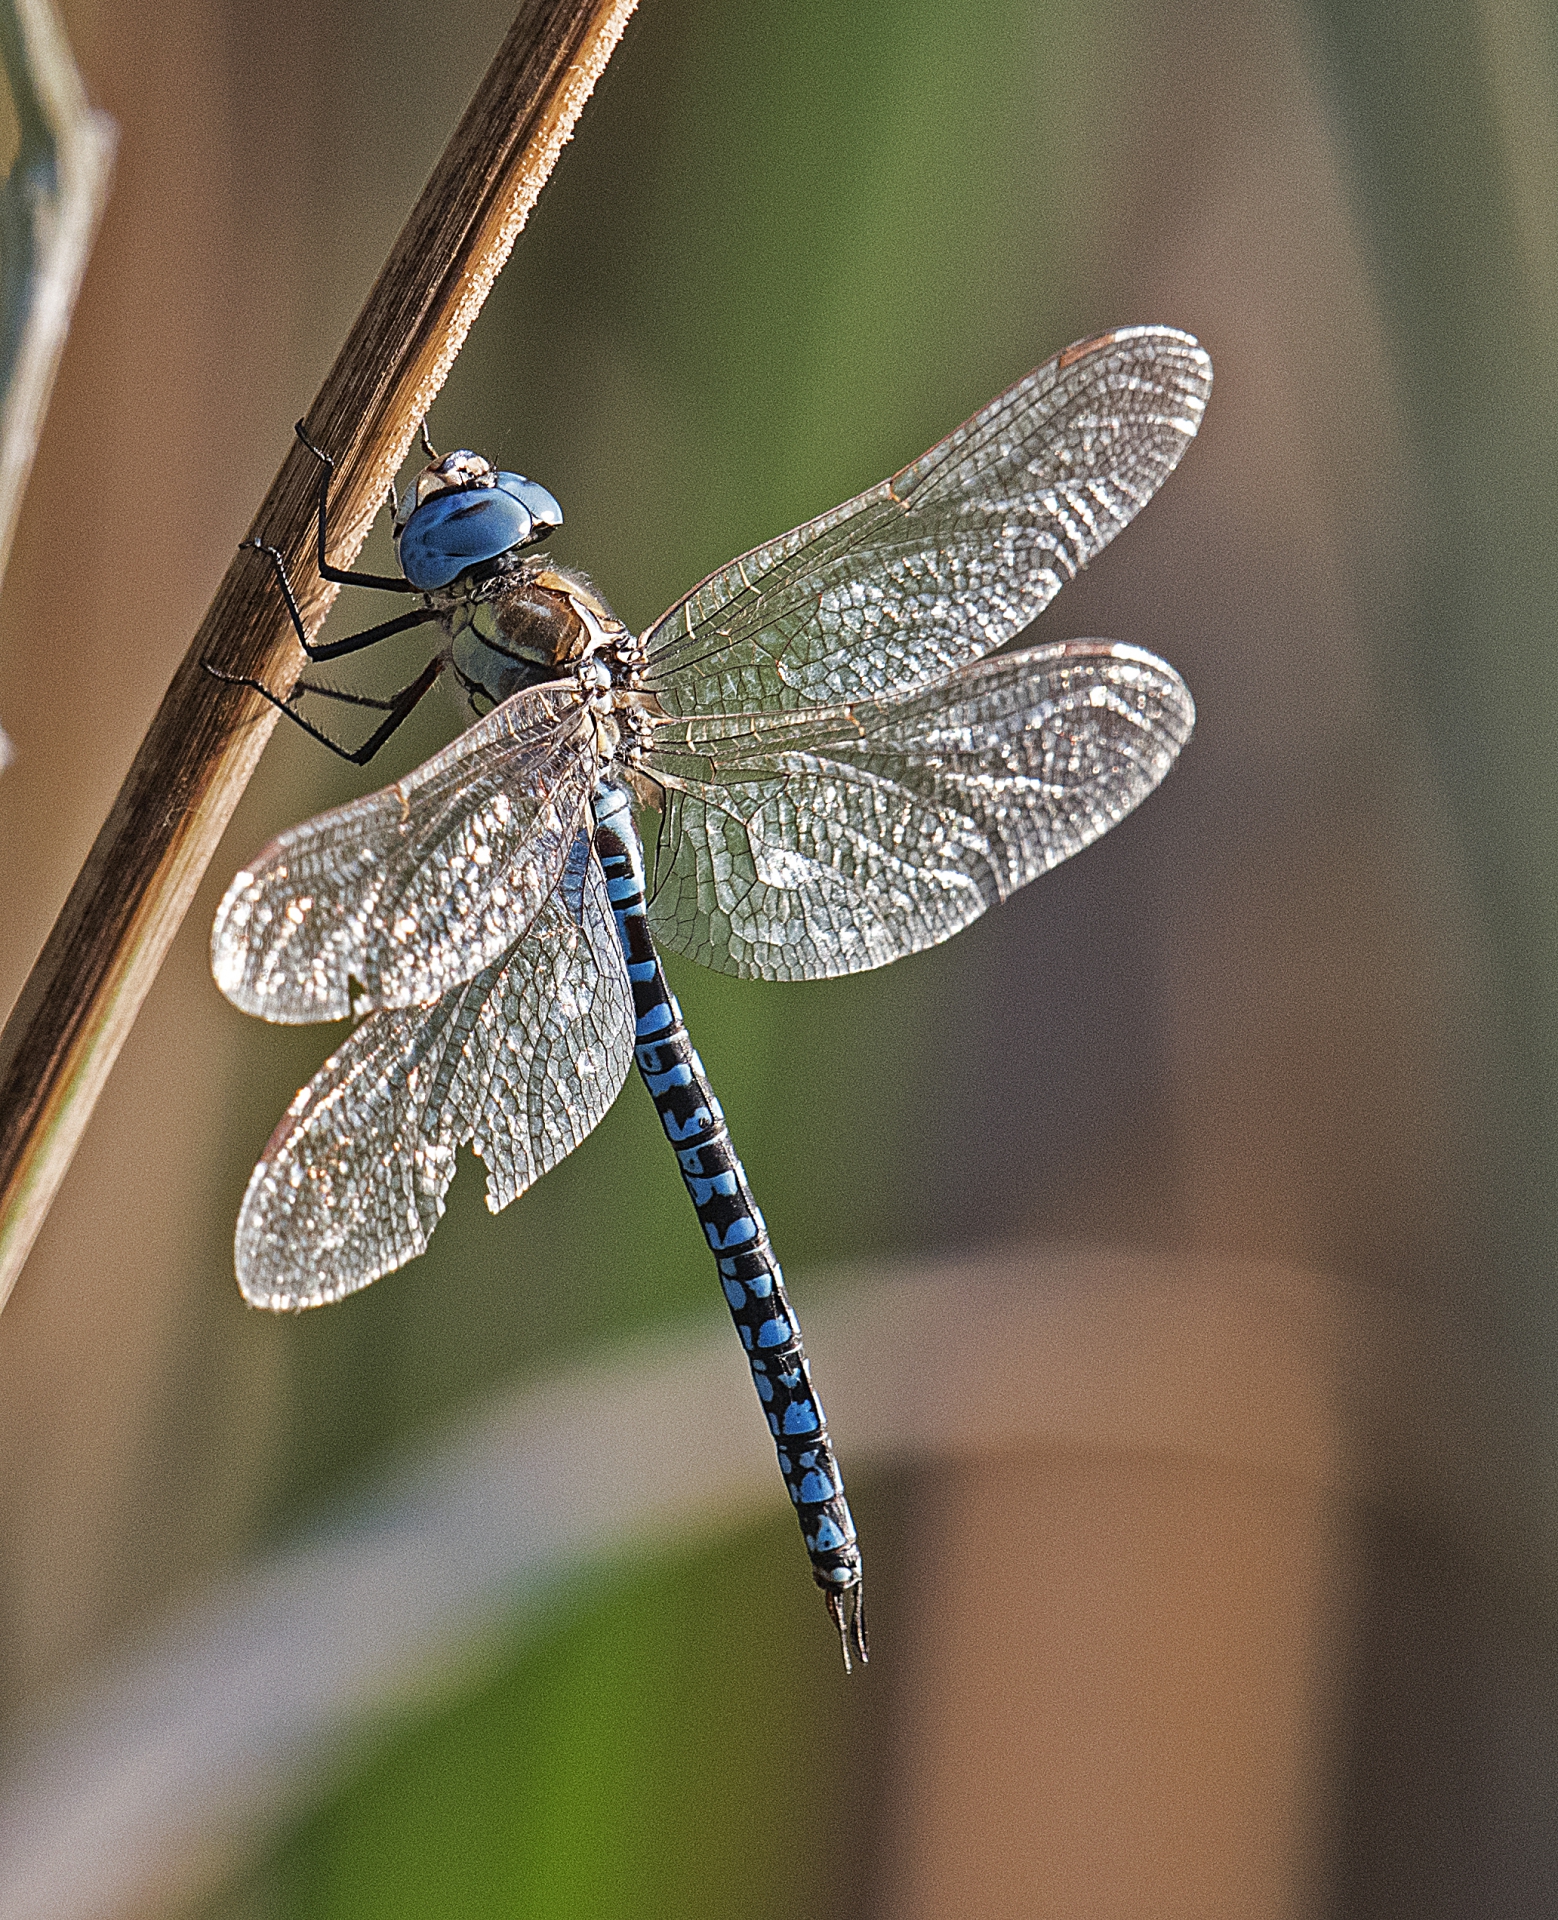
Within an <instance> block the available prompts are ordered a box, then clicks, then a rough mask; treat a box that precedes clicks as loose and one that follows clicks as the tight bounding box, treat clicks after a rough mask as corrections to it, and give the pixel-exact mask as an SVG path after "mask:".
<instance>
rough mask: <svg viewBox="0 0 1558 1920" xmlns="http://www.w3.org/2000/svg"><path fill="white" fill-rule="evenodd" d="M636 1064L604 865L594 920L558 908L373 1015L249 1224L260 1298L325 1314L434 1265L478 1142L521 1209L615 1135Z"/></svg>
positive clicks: (302, 1120)
mask: <svg viewBox="0 0 1558 1920" xmlns="http://www.w3.org/2000/svg"><path fill="white" fill-rule="evenodd" d="M632 1052H633V1005H632V996H631V993H630V991H629V988H628V982H627V974H626V969H625V967H624V965H623V961H622V956H621V950H620V948H619V947H618V945H617V939H616V933H615V930H614V928H613V925H612V918H611V905H610V902H609V901H608V899H607V897H606V887H605V881H604V879H603V878H602V876H601V872H600V867H599V865H598V863H597V862H595V861H594V860H593V859H592V860H591V861H590V862H589V872H588V874H587V876H586V878H585V884H584V893H583V902H582V907H581V909H580V911H579V913H578V915H577V917H576V916H575V914H574V913H573V912H572V911H571V910H570V909H569V907H568V906H567V904H566V903H565V901H564V900H563V898H562V896H561V895H558V896H554V897H553V898H552V899H551V900H549V901H547V903H546V904H545V906H543V908H542V909H541V912H540V913H539V914H538V915H537V916H536V919H535V920H534V922H533V923H532V925H531V928H530V931H529V933H527V934H526V935H525V937H524V938H523V939H522V940H520V941H518V942H517V943H516V944H515V945H514V946H513V947H512V948H511V949H510V951H509V952H508V953H506V954H504V955H503V956H502V958H501V959H500V960H498V961H497V962H496V963H495V964H494V965H492V966H490V967H488V968H486V969H484V970H483V971H482V972H481V973H480V974H478V975H477V977H476V978H475V979H474V980H469V981H466V982H465V983H464V984H463V985H462V986H459V987H456V988H454V989H453V990H452V991H451V992H449V993H447V994H445V995H444V996H443V997H442V998H441V999H439V1000H437V1001H435V1002H434V1003H433V1004H432V1005H431V1006H418V1007H391V1008H385V1009H383V1010H381V1011H380V1012H378V1013H374V1014H370V1015H369V1016H368V1018H367V1019H366V1020H364V1021H363V1022H362V1024H361V1025H360V1026H359V1027H358V1028H357V1029H356V1031H355V1032H354V1033H353V1034H352V1035H351V1037H350V1039H348V1040H347V1042H346V1044H345V1045H344V1046H343V1047H342V1048H341V1049H340V1050H339V1051H338V1052H337V1053H336V1054H334V1055H333V1056H332V1057H331V1059H330V1060H328V1061H327V1062H326V1063H325V1065H324V1066H323V1067H322V1068H321V1069H320V1071H319V1072H318V1073H317V1074H316V1075H315V1076H314V1078H313V1079H312V1080H311V1081H310V1082H309V1084H308V1086H306V1087H305V1088H304V1089H303V1091H302V1092H301V1093H300V1094H299V1095H298V1097H297V1099H296V1100H294V1101H293V1103H292V1105H291V1107H290V1108H289V1110H288V1112H287V1115H286V1117H285V1118H284V1119H283V1121H282V1123H281V1125H280V1126H279V1127H278V1128H277V1129H276V1132H275V1134H274V1136H273V1137H272V1139H271V1141H270V1144H269V1145H268V1146H267V1147H266V1149H265V1153H264V1155H263V1157H262V1158H261V1160H260V1163H259V1165H258V1166H257V1167H256V1168H255V1169H254V1173H253V1175H252V1177H251V1178H250V1181H249V1189H248V1192H247V1193H246V1194H245V1195H244V1202H243V1209H242V1211H241V1213H240V1214H239V1217H238V1235H237V1246H236V1251H237V1266H238V1280H239V1284H240V1285H241V1286H242V1288H243V1291H244V1294H245V1296H246V1297H247V1298H248V1300H249V1301H250V1302H252V1304H254V1305H255V1306H261V1307H273V1308H280V1309H286V1308H299V1307H313V1306H320V1305H323V1304H324V1302H326V1301H328V1300H339V1299H340V1298H341V1297H342V1296H343V1295H344V1294H348V1293H353V1292H355V1291H356V1290H357V1289H358V1288H359V1287H365V1286H367V1285H368V1283H369V1282H370V1281H371V1280H376V1279H378V1277H379V1276H380V1274H384V1273H389V1272H391V1271H392V1270H393V1269H394V1268H396V1267H399V1266H403V1265H404V1264H405V1263H406V1261H408V1260H410V1259H413V1258H414V1257H415V1256H416V1255H417V1254H419V1253H422V1252H424V1251H425V1250H426V1247H427V1243H428V1240H429V1238H430V1236H431V1234H432V1231H433V1228H434V1227H435V1226H436V1225H437V1224H438V1220H439V1217H440V1215H441V1214H442V1213H443V1210H444V1194H445V1193H446V1192H447V1191H448V1187H449V1182H450V1180H451V1179H452V1178H453V1177H454V1169H455V1156H456V1152H457V1150H458V1149H459V1148H460V1147H461V1146H463V1145H464V1144H465V1143H466V1142H467V1141H469V1142H472V1143H473V1144H474V1145H475V1148H476V1151H477V1152H478V1153H479V1154H480V1155H481V1156H482V1158H483V1160H485V1161H486V1163H487V1204H488V1206H489V1207H491V1208H492V1210H493V1211H494V1212H497V1211H498V1209H499V1208H501V1207H505V1206H507V1205H508V1203H509V1201H511V1200H512V1199H514V1198H515V1197H516V1196H517V1195H518V1194H521V1193H523V1192H524V1190H525V1188H526V1187H528V1186H529V1185H530V1184H531V1183H532V1182H533V1181H535V1180H537V1179H539V1178H540V1176H541V1175H542V1174H543V1173H545V1172H546V1171H547V1169H548V1168H549V1167H553V1166H555V1165H556V1164H557V1162H558V1161H559V1160H561V1159H562V1158H563V1157H564V1155H565V1154H568V1153H571V1152H572V1151H573V1149H574V1148H575V1147H576V1146H577V1145H578V1144H579V1142H580V1141H581V1140H582V1139H583V1138H584V1137H585V1135H586V1134H587V1133H589V1132H590V1130H591V1128H593V1127H594V1126H595V1125H596V1123H597V1122H598V1121H599V1120H600V1119H601V1117H602V1115H603V1114H604V1113H605V1112H606V1109H607V1108H608V1107H609V1106H610V1105H611V1103H612V1101H613V1100H614V1099H615V1098H616V1096H617V1093H618V1090H619V1089H620V1087H621V1085H622V1082H623V1079H624V1078H625V1077H626V1074H627V1070H628V1065H629V1063H630V1062H631V1060H632Z"/></svg>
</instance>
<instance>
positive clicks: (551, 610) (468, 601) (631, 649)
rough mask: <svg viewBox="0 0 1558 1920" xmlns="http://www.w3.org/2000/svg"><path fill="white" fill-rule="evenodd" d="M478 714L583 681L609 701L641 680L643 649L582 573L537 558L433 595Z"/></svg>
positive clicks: (518, 559) (431, 598) (518, 560)
mask: <svg viewBox="0 0 1558 1920" xmlns="http://www.w3.org/2000/svg"><path fill="white" fill-rule="evenodd" d="M427 598H428V602H429V604H430V605H431V606H434V607H436V608H437V609H438V612H439V614H440V616H441V617H442V619H443V623H444V627H445V630H446V631H447V633H448V634H449V639H450V656H451V658H452V660H453V663H454V669H455V673H456V675H457V676H458V678H459V681H460V684H461V686H462V688H463V689H464V692H465V695H466V698H467V700H468V701H469V702H470V705H471V709H472V711H473V712H474V713H477V714H482V713H486V712H488V711H489V710H490V709H491V708H492V707H494V706H496V705H497V704H498V703H499V702H500V701H503V700H507V699H508V698H509V696H510V695H511V694H515V693H519V692H521V691H522V690H523V689H524V688H526V687H533V686H540V685H541V684H542V683H543V682H545V681H548V680H559V679H563V678H566V677H567V676H568V675H569V674H571V673H578V674H579V675H580V681H581V685H582V686H584V688H585V690H586V691H588V692H590V693H593V694H597V695H604V694H608V693H609V692H610V691H611V690H613V689H618V688H623V689H626V688H631V687H632V686H633V685H634V684H635V683H636V680H637V670H638V658H639V655H638V643H637V641H636V640H635V639H634V637H633V635H632V634H631V633H630V632H629V631H628V629H627V628H626V627H625V626H624V625H623V624H622V622H621V621H620V620H619V619H618V618H617V616H616V615H615V614H614V613H613V612H612V611H611V609H610V607H609V606H607V604H606V602H605V601H604V600H603V599H602V598H601V597H600V595H599V594H598V593H597V592H596V590H595V589H594V587H592V586H591V584H590V583H589V581H588V580H586V579H585V578H584V576H583V575H582V574H578V573H574V572H572V571H571V570H570V569H567V568H563V567H557V566H553V565H552V564H550V563H549V562H547V561H544V560H539V559H537V558H535V557H534V556H528V557H527V556H523V555H517V556H515V562H514V565H513V566H512V567H508V568H505V569H504V570H503V571H502V572H500V573H497V574H494V575H491V576H489V577H487V578H485V579H480V580H476V581H470V582H461V583H460V584H459V585H458V586H457V587H456V588H454V589H451V590H450V591H448V592H445V593H430V594H429V595H428V596H427Z"/></svg>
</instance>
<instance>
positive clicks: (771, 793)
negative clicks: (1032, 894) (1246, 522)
mask: <svg viewBox="0 0 1558 1920" xmlns="http://www.w3.org/2000/svg"><path fill="white" fill-rule="evenodd" d="M1194 724H1195V707H1194V705H1193V703H1192V701H1191V698H1190V693H1189V689H1188V688H1187V687H1186V686H1185V683H1184V682H1183V681H1182V680H1181V679H1180V677H1179V675H1178V674H1177V673H1175V671H1174V669H1173V668H1172V667H1170V666H1167V665H1165V663H1164V662H1163V661H1161V660H1158V659H1155V658H1154V657H1153V655H1151V654H1150V653H1143V652H1142V651H1141V650H1140V649H1139V648H1136V647H1127V646H1120V645H1118V644H1116V643H1115V642H1112V641H1108V640H1073V641H1068V642H1065V643H1064V644H1061V645H1058V646H1049V647H1034V648H1031V649H1029V650H1028V651H1026V652H1022V653H1013V654H1003V655H1001V656H999V657H998V658H996V659H994V660H984V661H979V662H976V663H975V664H974V665H972V666H969V667H964V668H962V669H961V670H960V671H959V672H957V673H954V674H951V675H949V676H948V678H947V679H945V680H943V681H941V682H940V683H938V684H937V685H935V686H933V687H929V688H922V689H920V690H919V691H917V692H914V693H910V694H904V695H900V696H897V697H895V698H893V699H890V700H875V701H861V702H857V703H855V704H853V705H852V706H850V707H833V708H827V709H821V710H814V711H812V712H810V713H797V714H785V715H768V714H748V715H737V716H733V717H730V718H699V719H695V720H686V721H678V722H673V723H670V724H666V725H662V726H661V727H660V728H659V729H658V730H657V732H656V736H655V748H654V753H653V757H652V759H651V763H650V765H651V770H652V772H653V774H654V777H655V778H656V779H657V780H660V781H662V782H663V783H664V784H665V787H666V810H665V815H664V819H663V822H662V826H661V832H660V836H659V840H658V843H657V845H656V850H655V876H654V878H655V892H654V898H653V900H652V901H651V903H650V910H649V917H650V922H651V925H652V927H653V929H654V932H655V935H656V937H657V938H658V939H659V940H660V941H661V942H663V944H665V945H666V946H669V947H674V948H675V949H676V950H677V951H678V952H680V953H685V954H688V955H689V956H690V957H691V958H693V959H695V960H700V961H702V963H703V964H704V965H705V966H708V967H714V968H716V969H717V970H718V971H720V972H722V973H734V974H741V975H744V976H748V977H752V976H757V977H760V978H762V979H768V980H815V979H821V978H825V977H827V976H829V975H833V974H840V973H858V972H861V971H863V970H864V969H865V968H867V967H880V966H884V965H886V963H887V962H888V961H889V960H896V959H898V958H899V957H900V956H901V955H903V954H906V953H915V952H918V951H919V949H920V948H921V947H929V946H934V945H935V944H936V942H937V941H939V940H945V939H947V938H948V937H949V936H950V935H952V934H954V933H957V932H958V931H959V930H960V929H961V928H963V927H966V926H967V925H968V924H969V922H970V921H971V920H975V919H977V918H978V916H979V915H980V914H981V913H983V912H984V911H985V909H986V908H987V907H990V906H993V905H994V904H995V903H996V901H998V900H1004V899H1005V898H1006V897H1007V895H1008V894H1011V893H1014V892H1015V891H1016V890H1017V888H1018V887H1022V886H1026V885H1027V883H1028V882H1029V881H1030V880H1032V879H1034V878H1035V877H1036V876H1037V875H1038V874H1041V873H1043V872H1045V871H1046V870H1047V869H1048V868H1050V867H1053V866H1057V865H1058V864H1059V863H1060V862H1061V861H1062V860H1066V859H1069V858H1070V856H1071V855H1072V854H1074V853H1077V852H1080V850H1081V849H1082V848H1083V847H1085V846H1087V845H1088V843H1089V842H1090V841H1093V840H1096V839H1097V838H1098V836H1099V835H1100V834H1102V833H1107V832H1108V831H1109V829H1110V827H1112V826H1113V825H1114V824H1115V822H1116V821H1117V820H1122V819H1123V818H1124V817H1125V815H1126V814H1128V813H1129V812H1130V811H1131V809H1132V808H1133V807H1134V806H1136V805H1137V804H1138V802H1140V801H1141V800H1143V799H1145V798H1146V796H1147V795H1148V794H1149V793H1150V792H1151V791H1152V789H1153V788H1154V787H1155V786H1156V785H1157V784H1158V782H1159V781H1160V780H1161V779H1162V778H1163V776H1164V774H1166V773H1167V772H1168V770H1169V768H1170V767H1171V766H1172V765H1173V764H1174V760H1175V757H1176V756H1177V755H1178V753H1179V750H1180V748H1181V747H1183V745H1184V744H1185V742H1186V741H1187V740H1188V739H1189V738H1190V732H1191V728H1192V727H1193V726H1194Z"/></svg>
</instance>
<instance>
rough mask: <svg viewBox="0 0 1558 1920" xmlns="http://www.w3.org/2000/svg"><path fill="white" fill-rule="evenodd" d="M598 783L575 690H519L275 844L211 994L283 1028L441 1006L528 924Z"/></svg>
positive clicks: (235, 893)
mask: <svg viewBox="0 0 1558 1920" xmlns="http://www.w3.org/2000/svg"><path fill="white" fill-rule="evenodd" d="M596 774H597V755H596V751H595V745H594V727H593V723H592V721H591V720H590V719H589V717H588V715H587V713H586V711H585V709H584V706H583V704H582V702H581V700H580V698H579V696H578V694H577V693H575V692H574V691H573V690H572V689H570V688H565V687H562V686H544V687H535V688H532V689H530V690H529V691H527V692H524V693H519V694H516V695H515V696H514V697H513V699H511V700H506V701H504V703H503V704H502V706H500V707H496V708H494V710H493V711H492V712H491V713H489V714H488V715H487V716H486V718H485V719H483V720H478V721H477V722H476V724H475V725H474V726H472V727H470V728H468V729H467V731H466V732H465V733H463V734H461V736H460V738H459V739H458V740H456V741H454V742H453V743H452V744H451V745H450V746H448V747H445V748H444V750H443V752H442V753H438V754H435V755H434V756H433V758H432V759H431V760H429V761H427V762H426V763H425V765H423V766H421V767H419V768H418V769H417V771H416V772H415V773H413V774H410V775H408V777H407V778H406V779H404V780H401V781H399V782H397V783H396V785H394V786H392V787H385V788H384V789H383V790H382V791H380V792H378V793H371V794H368V795H367V796H366V797H365V798H363V799H361V800H354V801H352V802H351V803H350V804H349V805H347V806H344V807H337V808H335V809H334V811H333V812H330V813H322V814H320V815H319V816H318V818H317V819H314V820H307V821H305V822H304V823H303V825H302V826H300V827H293V828H292V829H291V830H290V831H289V832H287V833H284V834H281V835H280V836H279V837H278V838H277V839H275V840H273V841H272V842H271V843H270V845H269V846H268V847H266V848H265V849H264V851H263V852H262V853H261V854H260V855H259V857H258V859H256V860H255V862H254V863H253V865H252V866H251V867H248V868H246V869H245V871H244V872H242V873H240V874H239V875H238V876H237V878H236V879H235V880H234V881H233V883H232V885H231V886H230V887H229V888H228V889H227V893H226V895H225V897H224V898H223V901H222V904H221V906H220V908H219V909H218V910H217V916H216V924H215V926H214V927H213V928H212V931H211V970H212V972H213V973H214V974H215V975H216V982H217V985H218V986H219V987H220V988H221V989H222V991H223V993H225V994H226V995H227V997H228V999H229V1000H231V1001H233V1002H234V1004H235V1005H237V1006H240V1007H242V1008H243V1010H244V1011H245V1012H246V1013H256V1014H259V1015H261V1016H262V1017H263V1018H264V1019H267V1020H276V1021H285V1022H297V1021H307V1020H339V1019H342V1018H344V1017H345V1016H346V1015H347V1014H349V1013H353V1012H362V1011H364V1010H365V1009H367V1008H372V1007H404V1006H409V1005H411V1004H412V1003H414V1002H418V1001H427V1000H432V999H435V998H436V997H437V996H438V995H439V994H441V993H445V992H447V991H448V990H449V989H450V988H451V987H454V986H457V985H458V984H459V983H460V982H461V981H462V980H469V979H470V978H471V977H472V976H473V975H475V974H477V973H479V972H480V971H481V970H482V969H483V968H484V967H486V966H489V965H490V964H491V963H492V962H493V961H494V960H496V959H497V957H498V956H499V955H500V954H501V953H502V952H503V951H504V949H505V948H507V947H509V946H510V945H512V943H513V942H514V941H515V940H516V939H517V938H518V937H519V935H521V934H522V933H523V932H524V930H525V928H526V927H528V926H529V925H530V923H531V921H532V920H533V919H534V918H535V916H536V914H537V913H538V912H539V911H540V909H541V906H542V903H543V902H544V901H545V900H546V899H547V897H548V896H549V895H550V894H551V892H552V891H553V889H554V888H555V886H556V885H557V880H558V876H559V874H560V873H561V871H562V866H563V862H564V860H565V859H566V857H567V853H568V849H569V846H570V845H571V844H572V842H573V839H574V837H575V835H576V833H577V832H578V828H579V823H580V821H581V819H582V818H583V815H584V810H585V807H586V805H587V803H588V800H589V796H590V792H591V789H592V788H593V787H594V785H595V780H596ZM354 988H355V991H354Z"/></svg>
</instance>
